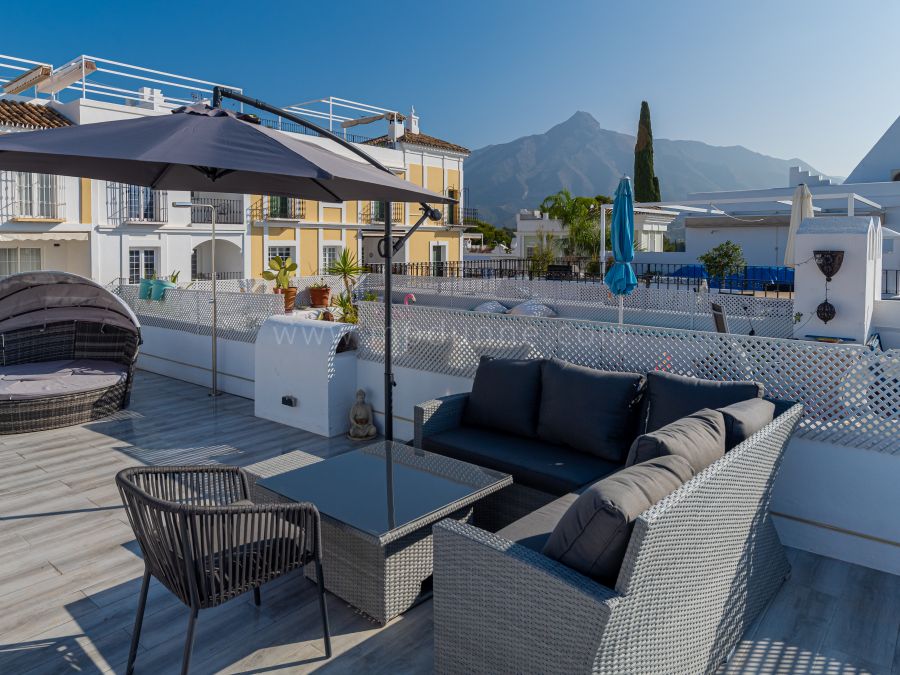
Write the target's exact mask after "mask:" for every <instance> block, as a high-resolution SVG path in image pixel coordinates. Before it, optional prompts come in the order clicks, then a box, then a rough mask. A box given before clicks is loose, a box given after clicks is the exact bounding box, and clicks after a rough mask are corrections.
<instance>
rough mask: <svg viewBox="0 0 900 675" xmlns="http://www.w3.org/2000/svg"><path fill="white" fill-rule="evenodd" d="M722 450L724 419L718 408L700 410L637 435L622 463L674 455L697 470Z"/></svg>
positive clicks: (627, 464) (632, 463)
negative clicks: (649, 431)
mask: <svg viewBox="0 0 900 675" xmlns="http://www.w3.org/2000/svg"><path fill="white" fill-rule="evenodd" d="M724 454H725V419H724V417H723V415H722V413H720V412H719V411H718V410H709V409H705V410H700V411H698V412H695V413H694V414H693V415H687V416H685V417H682V418H681V419H680V420H675V421H674V422H672V423H671V424H667V425H666V426H664V427H662V428H661V429H657V430H656V431H653V432H651V433H649V434H644V435H642V436H638V437H637V438H636V439H634V443H632V444H631V449H630V450H629V451H628V459H627V460H626V461H625V466H634V465H635V464H640V463H641V462H646V461H648V460H652V459H656V458H657V457H664V456H666V455H677V456H679V457H682V458H683V459H685V460H687V462H688V463H689V464H690V465H691V468H692V469H693V470H694V472H695V473H700V472H701V471H703V469H705V468H706V467H708V466H709V465H710V464H712V463H713V462H715V461H716V460H718V459H720V458H721V457H722V456H723V455H724Z"/></svg>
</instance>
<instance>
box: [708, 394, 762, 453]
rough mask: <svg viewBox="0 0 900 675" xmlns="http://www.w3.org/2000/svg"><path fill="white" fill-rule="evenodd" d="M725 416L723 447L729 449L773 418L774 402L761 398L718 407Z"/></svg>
mask: <svg viewBox="0 0 900 675" xmlns="http://www.w3.org/2000/svg"><path fill="white" fill-rule="evenodd" d="M719 412H720V413H722V417H724V418H725V449H726V450H731V449H732V448H733V447H734V446H736V445H740V444H741V443H743V442H744V441H746V440H747V439H748V438H750V437H751V436H752V435H753V434H755V433H756V432H757V431H759V430H760V429H762V428H763V427H764V426H766V425H767V424H769V423H771V422H772V420H773V419H775V404H774V403H772V401H767V400H765V399H763V398H754V399H750V400H749V401H741V402H740V403H732V404H731V405H727V406H725V407H724V408H719Z"/></svg>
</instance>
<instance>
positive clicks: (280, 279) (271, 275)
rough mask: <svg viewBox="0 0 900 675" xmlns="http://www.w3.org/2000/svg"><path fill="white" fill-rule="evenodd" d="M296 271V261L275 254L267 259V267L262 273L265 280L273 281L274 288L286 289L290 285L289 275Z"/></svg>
mask: <svg viewBox="0 0 900 675" xmlns="http://www.w3.org/2000/svg"><path fill="white" fill-rule="evenodd" d="M296 271H297V263H295V262H294V261H293V260H291V259H290V258H282V257H281V256H278V255H276V256H275V257H274V258H272V259H271V260H269V269H267V270H265V271H264V272H263V273H262V278H263V279H265V280H266V281H274V282H275V288H281V289H286V288H290V287H291V276H292V275H293V273H294V272H296Z"/></svg>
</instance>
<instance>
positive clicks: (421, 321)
mask: <svg viewBox="0 0 900 675" xmlns="http://www.w3.org/2000/svg"><path fill="white" fill-rule="evenodd" d="M393 311H394V340H393V345H394V347H393V350H392V354H393V356H394V362H395V364H396V365H398V366H403V367H408V368H416V369H418V370H423V371H431V372H434V373H441V374H447V375H456V376H460V377H468V378H471V377H473V376H474V375H475V369H476V366H477V364H478V359H479V358H480V356H481V355H484V354H487V355H492V356H499V357H517V358H550V357H554V356H555V357H558V358H561V359H565V360H566V361H570V362H573V363H579V364H582V365H586V366H590V367H593V368H600V369H605V370H615V371H636V372H647V371H651V370H664V371H667V372H673V373H680V374H684V375H692V376H696V377H701V378H708V379H725V380H755V381H758V382H762V383H763V384H764V385H765V387H766V392H767V395H769V396H773V397H775V398H781V399H788V400H792V401H800V402H802V403H803V404H804V405H805V407H806V414H805V418H804V420H803V422H802V424H801V427H800V431H799V432H798V433H800V434H801V435H803V436H805V437H807V438H815V439H820V440H824V441H828V442H833V443H839V444H843V445H851V446H855V447H862V448H868V449H872V450H877V451H880V452H887V453H898V454H900V443H898V438H900V350H889V351H886V352H879V351H875V350H872V349H869V348H868V347H866V346H863V345H830V344H821V343H814V342H806V341H801V340H786V339H777V338H764V337H749V336H742V335H720V334H716V333H707V332H699V331H684V330H674V329H668V328H654V327H643V326H618V325H613V324H605V323H597V322H587V321H575V320H569V319H559V318H557V319H544V318H535V317H522V316H510V315H504V314H482V313H474V312H467V311H462V310H450V309H443V308H436V307H424V306H421V305H419V306H408V307H407V306H403V305H395V306H394V310H393ZM383 321H384V307H383V305H381V304H380V303H376V302H362V303H360V317H359V338H360V345H359V352H358V355H359V358H361V359H365V360H369V361H383V360H384V332H383ZM599 404H600V402H598V405H599Z"/></svg>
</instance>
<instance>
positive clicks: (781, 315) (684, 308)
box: [360, 274, 794, 337]
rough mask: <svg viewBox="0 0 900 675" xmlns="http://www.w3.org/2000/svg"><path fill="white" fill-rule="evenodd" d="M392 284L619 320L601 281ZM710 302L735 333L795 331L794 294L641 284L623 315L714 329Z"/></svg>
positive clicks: (439, 299)
mask: <svg viewBox="0 0 900 675" xmlns="http://www.w3.org/2000/svg"><path fill="white" fill-rule="evenodd" d="M360 288H361V289H363V290H371V291H374V292H376V293H378V294H382V293H383V290H384V280H383V277H382V276H381V275H380V274H369V275H367V276H366V277H365V278H364V279H363V281H362V282H361V284H360ZM393 289H394V293H393V295H394V300H395V301H397V300H400V299H402V298H403V296H404V295H405V294H407V293H413V294H414V295H415V296H416V302H417V304H419V305H428V306H433V307H445V308H449V309H472V308H473V307H475V306H477V305H478V304H480V303H481V302H484V301H486V300H498V301H500V302H502V303H504V304H506V305H507V306H512V305H514V304H517V303H519V302H522V301H524V300H529V299H538V300H540V301H541V302H544V303H546V304H547V305H549V306H550V307H552V308H553V309H554V310H556V311H557V313H558V314H559V315H560V316H561V317H563V318H570V319H583V320H588V321H604V322H618V303H619V300H618V298H617V297H615V296H613V295H611V294H610V293H609V292H608V291H607V289H606V286H604V285H603V284H601V283H597V282H583V281H545V280H526V279H479V278H441V277H419V276H406V275H395V276H394V277H393ZM710 301H714V302H717V303H719V304H721V305H722V306H723V308H724V309H725V313H726V314H727V315H728V322H729V329H730V330H731V331H732V332H734V333H738V334H743V335H748V334H750V332H751V331H752V332H753V333H754V334H755V335H762V336H767V337H790V336H791V334H792V332H793V325H794V303H793V300H792V299H790V298H772V297H761V296H755V295H741V294H737V293H718V292H712V293H710V291H709V290H708V289H699V290H697V291H693V290H690V289H686V288H684V289H676V288H646V287H644V286H639V287H638V288H636V289H635V290H634V292H633V293H631V295H628V296H626V297H625V298H624V303H623V304H624V307H625V310H624V313H623V314H624V316H623V320H624V323H626V324H630V325H642V326H659V327H663V328H679V329H689V330H703V331H713V330H715V327H714V325H713V320H712V315H711V313H710V306H709V303H710Z"/></svg>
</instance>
